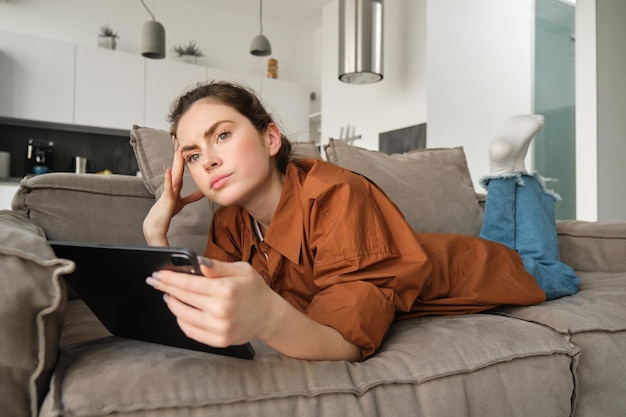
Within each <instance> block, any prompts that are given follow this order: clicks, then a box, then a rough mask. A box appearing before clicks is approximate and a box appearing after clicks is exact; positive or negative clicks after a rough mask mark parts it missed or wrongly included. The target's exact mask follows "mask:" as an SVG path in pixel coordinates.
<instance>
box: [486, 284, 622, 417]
mask: <svg viewBox="0 0 626 417" xmlns="http://www.w3.org/2000/svg"><path fill="white" fill-rule="evenodd" d="M578 274H579V277H580V290H579V292H578V294H575V295H573V296H570V297H563V298H560V299H558V300H553V301H549V302H545V303H542V304H539V305H536V306H531V307H524V308H519V307H507V308H503V309H500V310H497V313H498V314H502V315H506V316H507V317H514V318H517V319H522V320H527V321H529V322H532V323H538V324H542V325H544V326H547V327H549V328H552V329H554V330H555V331H557V332H559V333H560V334H562V335H564V336H566V337H568V338H569V340H570V341H571V342H572V343H573V344H574V345H576V346H578V347H580V349H581V352H582V353H581V355H580V363H579V366H578V375H579V379H580V385H579V387H578V399H577V411H576V415H577V416H595V417H597V416H626V401H624V398H626V379H625V378H624V377H623V376H624V375H626V273H624V272H620V273H607V272H579V273H578Z"/></svg>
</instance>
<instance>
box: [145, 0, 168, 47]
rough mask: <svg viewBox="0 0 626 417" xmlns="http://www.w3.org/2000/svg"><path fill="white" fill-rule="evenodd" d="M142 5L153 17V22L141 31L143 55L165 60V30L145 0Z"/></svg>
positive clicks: (146, 24)
mask: <svg viewBox="0 0 626 417" xmlns="http://www.w3.org/2000/svg"><path fill="white" fill-rule="evenodd" d="M141 4H143V7H145V9H146V10H147V11H148V13H150V16H152V20H148V21H147V22H146V23H144V24H143V29H142V30H141V55H143V56H145V57H146V58H153V59H161V58H165V28H164V27H163V25H162V24H160V23H159V22H157V21H156V19H155V18H154V15H153V14H152V12H151V11H150V9H148V6H146V3H144V1H143V0H141Z"/></svg>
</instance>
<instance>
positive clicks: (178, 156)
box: [172, 141, 185, 191]
mask: <svg viewBox="0 0 626 417" xmlns="http://www.w3.org/2000/svg"><path fill="white" fill-rule="evenodd" d="M184 172H185V160H184V158H183V154H182V152H181V150H180V146H179V145H178V141H176V142H175V146H174V161H173V162H172V184H173V185H174V187H176V188H177V189H178V190H179V191H180V189H181V188H182V184H183V173H184Z"/></svg>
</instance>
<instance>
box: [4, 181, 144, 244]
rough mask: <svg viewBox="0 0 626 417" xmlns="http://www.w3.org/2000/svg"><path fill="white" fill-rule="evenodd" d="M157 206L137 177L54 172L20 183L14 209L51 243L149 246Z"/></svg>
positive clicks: (13, 202)
mask: <svg viewBox="0 0 626 417" xmlns="http://www.w3.org/2000/svg"><path fill="white" fill-rule="evenodd" d="M153 204H154V195H152V194H151V193H150V192H149V191H148V190H147V189H146V187H145V186H144V183H143V180H142V179H141V178H139V177H133V176H128V175H96V174H72V173H51V174H44V175H38V176H33V177H28V178H25V179H24V180H22V182H21V184H20V188H19V189H18V191H17V193H16V194H15V196H14V198H13V201H12V205H11V206H12V209H13V211H14V212H16V213H18V214H20V215H21V216H23V217H26V218H28V219H29V220H31V221H32V222H33V223H35V224H36V225H38V226H40V227H41V228H42V229H43V230H44V232H45V234H46V237H47V238H48V239H51V240H69V241H80V242H98V243H118V244H145V240H144V237H143V232H142V223H143V219H144V217H145V216H146V214H147V213H148V211H149V210H150V208H151V207H152V205H153Z"/></svg>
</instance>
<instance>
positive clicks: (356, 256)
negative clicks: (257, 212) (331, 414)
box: [205, 159, 545, 358]
mask: <svg viewBox="0 0 626 417" xmlns="http://www.w3.org/2000/svg"><path fill="white" fill-rule="evenodd" d="M205 255H206V256H207V257H209V258H214V259H218V260H222V261H231V262H232V261H245V262H248V263H250V264H251V265H252V266H253V267H254V269H255V270H256V271H258V272H259V274H260V275H261V276H262V277H263V279H264V280H265V282H266V283H267V284H268V285H269V286H270V287H271V288H272V289H273V290H274V291H276V292H277V293H278V294H280V295H281V296H282V297H283V298H285V299H286V300H287V301H288V302H289V303H290V304H292V305H293V306H294V307H296V308H297V309H298V310H299V311H301V312H302V313H303V314H305V315H306V316H308V317H310V318H311V319H313V320H315V321H317V322H319V323H321V324H324V325H328V326H330V327H332V328H334V329H336V330H337V331H339V332H340V333H341V334H342V335H343V337H344V338H345V339H346V340H348V341H350V342H352V343H354V344H356V345H358V346H360V347H361V349H362V354H363V358H366V357H368V356H370V355H371V354H373V353H374V351H375V350H376V349H377V348H378V347H379V346H380V344H381V343H382V341H383V339H384V337H385V335H386V333H387V330H388V329H389V326H390V324H391V322H392V321H393V320H394V319H395V318H396V317H397V316H406V317H414V316H421V315H427V314H461V313H471V312H478V311H484V310H487V309H490V308H493V307H496V306H498V305H501V304H518V305H527V304H534V303H537V302H540V301H543V300H544V299H545V295H544V293H543V291H542V290H541V289H540V288H539V287H538V286H537V284H536V283H535V281H534V279H533V277H532V276H530V275H529V274H528V273H526V271H525V270H524V267H523V264H522V262H521V259H520V258H519V256H518V255H517V254H516V253H515V252H514V251H512V250H510V249H508V248H506V247H504V246H502V245H499V244H497V243H493V242H489V241H485V240H482V239H478V238H476V237H472V236H465V235H446V234H416V233H415V232H414V231H413V230H412V229H411V227H410V226H409V224H408V223H407V222H406V221H405V219H404V216H403V215H402V213H401V212H400V211H399V210H398V208H397V207H396V206H395V204H394V203H393V202H391V200H389V198H388V197H387V196H386V195H385V194H384V193H383V191H382V190H380V189H379V188H378V187H377V186H376V185H375V184H373V183H372V182H370V181H369V180H368V179H367V178H365V177H363V176H361V175H358V174H355V173H353V172H350V171H347V170H345V169H342V168H340V167H338V166H335V165H332V164H329V163H327V162H324V161H320V160H314V159H305V160H299V161H298V162H297V163H293V162H290V163H289V165H288V167H287V173H286V175H285V178H284V182H283V191H282V195H281V198H280V201H279V204H278V207H277V209H276V212H275V213H274V216H273V218H272V221H271V224H270V226H269V228H268V230H267V232H266V233H265V235H264V237H263V241H260V240H259V238H258V237H257V235H256V233H255V231H254V225H253V221H252V219H251V217H250V215H249V214H248V213H247V212H246V211H244V210H243V209H241V208H239V207H236V206H231V207H220V208H219V209H218V210H217V211H216V213H215V215H214V217H213V222H212V225H211V229H210V231H209V239H208V245H207V249H206V253H205Z"/></svg>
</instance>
